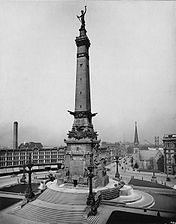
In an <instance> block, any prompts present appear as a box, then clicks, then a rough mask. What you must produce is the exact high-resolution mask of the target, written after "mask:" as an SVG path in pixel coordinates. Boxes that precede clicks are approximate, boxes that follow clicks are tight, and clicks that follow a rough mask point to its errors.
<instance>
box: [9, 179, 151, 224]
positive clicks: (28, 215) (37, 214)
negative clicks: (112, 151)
mask: <svg viewBox="0 0 176 224" xmlns="http://www.w3.org/2000/svg"><path fill="white" fill-rule="evenodd" d="M105 181H106V180H105ZM119 186H120V184H118V182H117V181H115V180H113V179H109V183H108V184H107V185H106V186H104V187H97V188H94V189H93V191H94V193H95V194H96V193H98V194H99V193H101V195H102V201H101V203H100V206H99V207H98V212H97V214H96V215H95V216H90V217H88V216H87V205H86V201H87V197H88V195H89V188H88V186H85V185H81V184H78V185H77V186H76V187H74V186H73V184H69V183H63V180H62V179H61V180H59V181H58V179H57V180H55V181H54V182H48V183H47V189H46V190H45V191H44V192H43V193H42V194H40V195H39V197H38V198H37V199H36V200H34V201H32V202H29V203H27V204H26V205H25V206H23V207H22V208H21V207H16V208H14V209H13V210H11V211H9V212H8V214H9V215H11V216H13V217H14V219H17V218H18V219H19V222H18V223H24V219H25V220H28V221H29V220H30V221H31V222H35V223H37V224H38V223H58V224H59V223H60V224H62V223H65V224H77V223H89V224H92V223H97V224H105V223H106V221H107V219H108V217H109V216H110V214H111V213H112V211H115V210H116V209H117V207H118V209H120V206H122V208H124V206H125V207H128V206H129V207H140V208H147V207H150V206H151V205H152V204H153V203H154V201H153V198H152V196H151V195H149V194H147V193H145V192H141V191H136V190H133V188H132V187H131V186H128V185H124V186H123V187H121V188H119ZM12 223H13V222H12ZM9 224H11V223H9Z"/></svg>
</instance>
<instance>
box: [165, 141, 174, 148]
mask: <svg viewBox="0 0 176 224" xmlns="http://www.w3.org/2000/svg"><path fill="white" fill-rule="evenodd" d="M164 147H165V148H176V143H175V142H174V143H173V142H165V143H164Z"/></svg>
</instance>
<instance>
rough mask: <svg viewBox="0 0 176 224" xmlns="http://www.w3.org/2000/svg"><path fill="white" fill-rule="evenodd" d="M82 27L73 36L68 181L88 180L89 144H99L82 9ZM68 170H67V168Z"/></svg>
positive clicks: (87, 42)
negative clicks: (71, 117)
mask: <svg viewBox="0 0 176 224" xmlns="http://www.w3.org/2000/svg"><path fill="white" fill-rule="evenodd" d="M81 12H82V14H81V16H80V17H78V18H81V19H80V21H81V23H82V24H81V27H80V29H79V36H78V37H76V40H75V42H76V46H77V54H76V56H77V63H76V87H75V110H74V111H73V112H72V111H69V113H70V114H71V115H73V117H74V122H73V126H72V130H71V131H69V133H68V138H67V139H66V140H65V142H66V144H67V150H66V159H65V168H66V170H67V173H69V175H68V176H67V179H68V180H69V181H74V183H75V180H76V181H77V183H81V182H84V183H87V173H88V166H89V165H90V155H91V147H94V146H95V145H96V144H99V142H100V141H99V140H98V139H97V133H96V132H95V131H94V128H93V124H92V117H93V116H95V115H96V113H94V114H93V113H92V112H91V96H90V74H89V47H90V41H89V38H88V36H87V34H86V33H87V31H86V29H85V20H84V16H85V12H86V8H85V12H83V11H81ZM68 171H69V172H68Z"/></svg>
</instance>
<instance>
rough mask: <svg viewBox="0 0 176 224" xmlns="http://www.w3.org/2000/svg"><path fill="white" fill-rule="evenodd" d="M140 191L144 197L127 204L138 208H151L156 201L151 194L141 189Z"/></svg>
mask: <svg viewBox="0 0 176 224" xmlns="http://www.w3.org/2000/svg"><path fill="white" fill-rule="evenodd" d="M138 193H139V194H141V195H142V198H141V199H140V200H137V201H134V202H131V203H130V202H129V203H126V205H127V206H130V207H138V208H149V207H151V206H153V205H154V203H155V201H154V199H153V197H152V196H151V195H150V194H148V193H146V192H141V191H138Z"/></svg>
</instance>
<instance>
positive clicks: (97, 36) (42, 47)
mask: <svg viewBox="0 0 176 224" xmlns="http://www.w3.org/2000/svg"><path fill="white" fill-rule="evenodd" d="M85 4H86V5H87V7H88V11H87V14H86V28H87V35H88V37H89V39H90V41H91V47H90V76H91V100H92V112H98V115H97V116H96V117H95V118H94V119H93V124H94V129H95V130H96V131H97V132H98V134H99V138H100V139H101V140H102V141H111V142H115V141H120V140H121V141H131V142H132V141H133V138H134V122H135V121H137V122H138V133H139V140H140V142H144V139H146V140H148V141H150V142H154V136H160V138H162V137H163V135H164V134H166V133H176V103H175V98H176V2H171V1H169V2H164V1H155V2H151V1H142V2H141V1H130V2H128V1H118V2H117V1H112V2H111V1H80V2H78V1H72V2H70V1H24V2H22V1H1V2H0V103H1V104H0V145H8V146H11V145H12V126H13V122H14V121H18V123H19V143H21V142H24V141H25V142H28V141H37V142H42V143H43V144H44V145H61V144H63V143H64V138H66V137H67V133H68V131H69V130H71V127H72V124H73V117H72V116H71V115H69V113H67V110H72V111H73V110H74V92H75V78H76V76H75V75H76V45H75V38H76V36H78V33H79V32H78V29H79V28H80V22H79V20H78V19H77V18H76V15H79V14H80V10H81V9H83V8H84V5H85Z"/></svg>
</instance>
